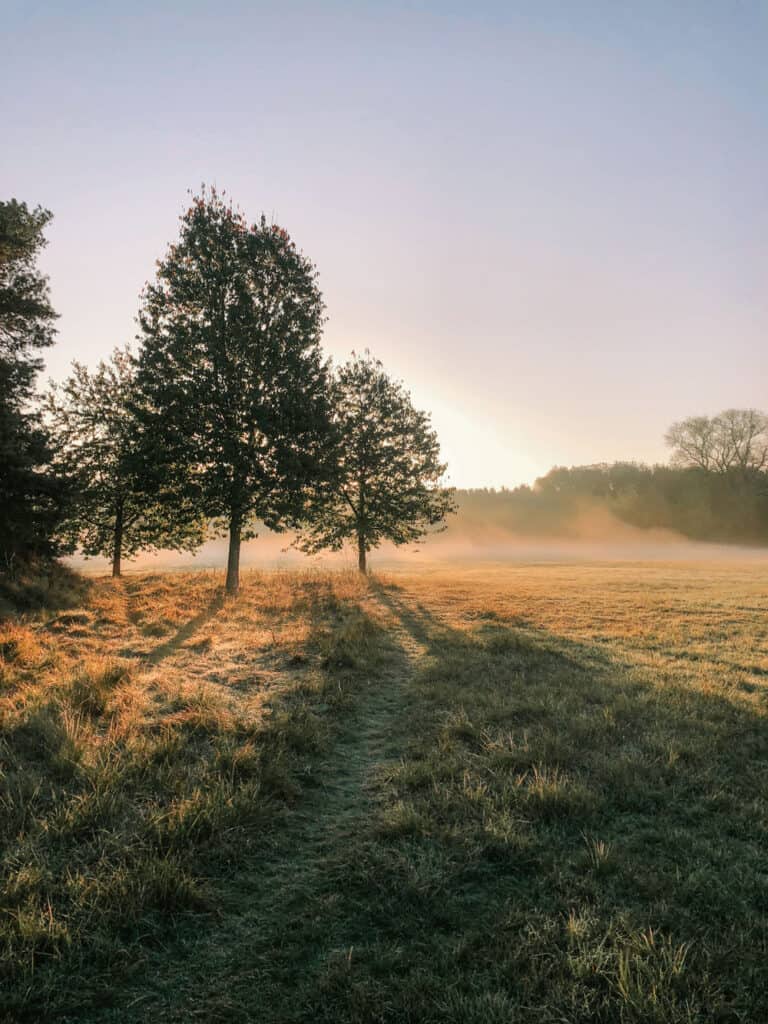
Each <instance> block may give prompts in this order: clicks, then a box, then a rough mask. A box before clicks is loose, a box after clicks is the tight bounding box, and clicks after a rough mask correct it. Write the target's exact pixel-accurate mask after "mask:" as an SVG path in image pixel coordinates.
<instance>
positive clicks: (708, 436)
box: [664, 409, 768, 474]
mask: <svg viewBox="0 0 768 1024" xmlns="http://www.w3.org/2000/svg"><path fill="white" fill-rule="evenodd" d="M664 439H665V441H666V443H667V445H668V446H669V447H670V448H672V450H673V451H672V464H673V465H675V466H680V467H689V468H698V469H703V470H705V471H707V472H715V473H728V472H731V471H733V470H738V471H740V472H741V473H742V474H745V473H751V472H760V471H761V470H764V469H766V468H768V417H767V416H766V415H765V414H764V413H761V412H758V410H757V409H726V410H725V411H724V412H721V413H720V414H719V415H717V416H711V417H710V416H691V417H689V418H688V419H685V420H681V421H680V422H678V423H673V424H672V426H671V427H670V428H669V430H668V431H667V433H666V435H665V438H664Z"/></svg>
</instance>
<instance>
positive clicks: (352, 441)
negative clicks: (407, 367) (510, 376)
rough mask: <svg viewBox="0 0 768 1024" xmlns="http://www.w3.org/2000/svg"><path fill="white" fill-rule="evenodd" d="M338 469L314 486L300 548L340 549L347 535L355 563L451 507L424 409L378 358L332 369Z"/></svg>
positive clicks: (407, 538)
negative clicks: (355, 558) (416, 407)
mask: <svg viewBox="0 0 768 1024" xmlns="http://www.w3.org/2000/svg"><path fill="white" fill-rule="evenodd" d="M333 399H334V426H335V428H336V429H335V434H336V438H337V449H336V475H335V478H334V479H333V480H330V481H329V482H328V483H327V484H326V485H325V486H320V487H318V488H316V489H315V493H314V500H313V502H312V503H311V505H310V507H309V510H308V517H307V523H306V524H305V526H304V528H303V531H302V533H301V536H300V538H299V541H298V546H299V547H300V548H301V549H302V550H304V551H310V552H311V551H320V550H322V549H323V548H330V549H331V550H338V549H339V548H341V547H342V546H343V544H344V543H345V542H346V541H348V540H352V541H354V543H355V544H356V545H357V554H358V568H359V569H360V572H363V573H364V572H366V570H367V554H368V552H369V551H370V550H371V549H372V548H375V547H378V545H379V544H380V543H381V542H382V541H383V540H389V541H391V542H392V543H394V544H398V545H399V544H407V543H410V542H412V541H415V540H418V539H419V538H420V537H422V536H423V535H424V534H425V533H426V532H427V529H428V528H429V527H430V526H436V525H437V524H439V523H441V522H442V521H443V519H444V518H445V517H446V515H448V514H449V513H451V512H453V511H455V505H454V501H453V493H454V492H453V489H452V488H445V487H443V486H442V485H441V480H442V477H443V474H444V473H445V469H446V467H445V465H444V464H443V463H442V462H441V461H440V446H439V443H438V440H437V435H436V434H435V431H434V430H433V429H432V428H431V426H430V419H429V415H428V414H427V413H424V412H419V411H418V410H417V409H415V408H414V407H413V404H412V402H411V397H410V395H409V394H408V392H407V391H406V390H405V388H404V387H403V386H402V385H401V384H399V383H397V382H395V381H393V380H391V379H390V378H389V377H388V376H387V374H386V373H385V372H384V369H383V367H382V365H381V363H380V362H379V361H378V360H375V359H372V358H371V356H370V355H369V354H368V353H366V354H365V356H353V358H352V359H351V360H350V361H349V362H348V363H347V364H346V365H345V366H342V367H341V368H340V369H339V370H338V371H337V373H336V375H335V383H334V391H333Z"/></svg>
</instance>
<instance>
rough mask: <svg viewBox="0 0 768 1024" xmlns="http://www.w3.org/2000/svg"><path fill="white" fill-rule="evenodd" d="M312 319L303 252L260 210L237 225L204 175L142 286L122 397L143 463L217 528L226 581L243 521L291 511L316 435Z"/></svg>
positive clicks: (277, 522) (322, 374)
mask: <svg viewBox="0 0 768 1024" xmlns="http://www.w3.org/2000/svg"><path fill="white" fill-rule="evenodd" d="M323 321H324V306H323V300H322V296H321V294H320V291H319V289H318V286H317V272H316V270H315V268H314V266H313V265H312V264H311V263H310V262H309V260H307V259H306V258H305V257H304V256H303V254H302V253H300V252H299V251H298V250H297V248H296V246H295V245H294V243H293V242H292V241H291V239H290V238H289V236H288V233H287V232H286V231H285V230H284V229H283V228H281V227H278V226H277V225H276V224H268V223H267V221H266V219H265V218H264V217H263V216H262V218H261V220H260V221H259V222H258V223H255V224H252V225H250V226H249V225H248V223H247V222H246V220H245V218H244V217H243V215H242V214H241V213H240V212H239V211H238V210H235V209H234V208H233V206H232V204H231V203H229V202H225V200H224V198H222V197H221V196H220V195H218V194H217V192H216V191H215V189H211V190H210V191H206V190H205V188H204V189H203V192H202V195H200V196H198V197H195V198H194V199H193V202H192V205H191V206H190V208H189V209H188V210H187V212H186V213H185V214H184V215H183V216H182V218H181V233H180V238H179V241H178V243H177V244H176V245H173V246H171V247H170V249H169V250H168V253H167V255H166V257H165V259H164V260H163V261H161V262H159V263H158V271H157V279H156V282H155V283H154V284H150V285H148V286H147V288H146V289H145V291H144V294H143V296H142V304H141V310H140V313H139V323H140V326H141V341H142V345H143V347H142V350H141V353H140V356H139V370H138V375H137V400H136V411H137V414H138V416H139V417H140V419H141V421H142V422H143V424H144V426H145V428H146V436H147V437H148V438H150V439H151V441H152V442H153V447H152V449H151V452H150V453H148V454H149V455H150V456H151V457H150V458H149V460H148V461H149V464H150V465H152V466H153V467H154V471H155V472H156V473H157V474H158V475H159V477H160V478H164V479H166V480H173V481H174V482H175V485H176V492H177V493H181V494H183V495H184V496H185V499H186V500H188V501H190V502H191V503H193V504H194V505H195V507H196V508H197V510H198V512H199V513H200V514H201V515H204V516H205V517H207V518H208V519H210V520H211V521H212V524H213V527H214V529H216V530H219V531H220V532H228V533H229V555H228V560H227V583H226V588H227V591H228V592H230V593H234V592H236V591H237V589H238V586H239V565H240V543H241V540H243V539H246V538H247V537H249V536H254V532H253V531H254V521H255V520H257V519H258V520H261V521H262V522H264V523H265V524H266V525H267V526H268V527H270V528H271V529H274V530H281V529H284V528H286V526H289V525H293V524H294V523H295V522H296V521H297V519H298V517H299V516H300V514H301V510H302V507H303V502H304V494H305V491H306V488H307V486H308V484H309V483H310V482H311V481H312V480H313V479H314V478H315V477H316V476H317V474H318V473H319V472H320V471H321V467H322V466H323V460H324V452H325V450H326V447H327V442H328V429H327V425H328V407H327V402H328V394H327V391H328V386H327V367H326V364H325V362H324V359H323V356H322V353H321V350H320V344H319V342H320V335H321V331H322V326H323Z"/></svg>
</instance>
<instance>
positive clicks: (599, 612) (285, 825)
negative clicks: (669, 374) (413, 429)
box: [0, 566, 768, 1024]
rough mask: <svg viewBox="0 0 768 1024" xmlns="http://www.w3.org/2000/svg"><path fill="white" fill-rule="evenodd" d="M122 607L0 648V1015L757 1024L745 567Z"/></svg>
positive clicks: (453, 579) (432, 579) (752, 597)
mask: <svg viewBox="0 0 768 1024" xmlns="http://www.w3.org/2000/svg"><path fill="white" fill-rule="evenodd" d="M105 587H106V585H105ZM128 591H129V593H128V595H127V603H126V605H125V606H123V605H122V604H121V601H122V598H121V600H117V599H116V598H115V597H114V594H111V593H110V592H109V591H108V588H107V589H105V590H104V592H103V595H102V605H99V603H98V600H97V601H95V603H94V601H93V600H91V603H90V604H89V605H88V606H87V607H86V608H85V609H83V612H84V613H87V615H88V623H89V624H88V625H84V623H83V621H82V620H79V621H78V622H72V623H71V624H70V630H71V631H72V632H74V634H75V635H73V636H72V637H71V639H70V640H69V641H67V640H66V636H67V634H65V633H62V632H56V631H51V629H50V628H49V627H50V623H46V622H44V621H42V620H38V621H36V622H35V623H27V624H25V625H24V626H23V627H19V626H13V627H9V628H8V630H7V631H6V636H5V638H4V644H5V647H4V648H3V649H4V650H6V651H8V652H10V653H9V654H8V655H7V659H8V662H7V664H6V667H5V669H4V672H5V673H6V676H5V677H4V682H3V684H2V685H3V686H4V687H5V689H0V694H5V695H6V697H7V701H6V704H5V710H4V712H3V713H4V718H3V743H4V747H3V753H2V755H1V756H2V759H3V760H2V763H3V771H4V776H3V780H2V786H3V789H2V791H1V792H2V799H3V801H4V807H7V808H9V810H10V815H9V817H8V818H7V819H6V820H4V824H3V826H2V828H3V833H2V836H3V843H4V855H3V856H4V860H3V867H4V870H5V872H6V875H7V884H6V891H5V892H4V893H3V901H2V907H3V912H4V916H3V920H4V924H3V928H5V931H4V932H3V933H2V934H3V935H4V937H6V936H7V938H6V939H5V941H6V942H7V943H8V945H7V946H6V949H7V950H9V951H10V955H7V956H5V957H4V958H3V962H4V964H5V965H6V966H5V967H4V971H5V974H4V976H3V981H4V983H5V984H6V991H7V992H8V993H10V994H11V998H12V999H13V1000H15V1002H6V1003H5V1004H4V1005H6V1006H7V1007H8V1011H7V1014H6V1019H8V1020H16V1019H30V1020H33V1019H41V1017H42V1016H43V1011H45V1013H46V1014H47V1017H46V1019H60V1020H82V1021H92V1020H104V1021H139V1020H148V1019H152V1020H157V1021H188V1020H201V1021H259V1022H266V1024H278V1022H279V1024H291V1022H294V1024H309V1022H321V1024H322V1022H328V1024H330V1022H334V1024H353V1022H356V1024H363V1022H366V1024H367V1022H387V1024H390V1022H391V1024H399V1022H408V1024H410V1022H413V1024H415V1022H427V1024H429V1022H435V1024H437V1022H441V1024H442V1022H452V1024H481V1022H482V1024H486V1022H492V1024H493V1022H502V1021H503V1022H505V1024H508V1022H526V1024H527V1022H529V1021H530V1022H541V1024H565V1022H567V1024H591V1022H598V1024H599V1022H604V1024H613V1022H619V1024H645V1022H652V1024H655V1022H658V1024H662V1022H663V1024H683V1022H685V1024H693V1022H696V1024H703V1022H709V1021H732V1022H743V1024H747V1022H749V1024H758V1022H762V1021H764V1020H768V966H766V964H767V963H768V958H767V957H766V954H767V953H768V869H767V868H766V864H767V863H768V861H767V859H766V848H767V843H768V785H767V780H768V730H767V729H766V724H767V723H766V708H767V707H768V701H767V700H766V694H767V693H768V690H766V677H768V597H767V596H766V594H765V589H764V584H763V581H762V579H761V578H760V573H759V572H758V571H757V570H752V569H750V568H749V567H744V566H741V567H724V566H719V567H705V566H687V567H686V566H678V567H671V566H666V567H664V566H661V567H659V566H621V567H616V566H613V567H599V566H573V567H562V566H552V567H527V568H519V569H498V570H489V571H487V572H485V573H483V574H480V573H476V572H472V571H465V572H460V571H458V570H450V571H449V570H445V571H442V572H437V571H435V572H432V573H429V574H425V575H424V576H422V577H418V578H417V577H406V576H396V577H391V578H386V577H385V578H382V579H378V580H373V581H371V583H370V584H365V583H363V582H361V581H357V580H354V579H353V578H351V577H342V576H339V577H334V576H311V575H307V576H301V575H295V576H291V575H288V574H285V575H282V574H277V575H274V576H269V575H265V576H260V577H256V578H254V580H253V581H252V582H250V583H249V584H248V586H247V588H246V591H245V593H244V595H243V597H242V598H241V599H239V600H238V602H236V603H234V604H232V603H228V604H226V605H224V606H219V607H218V609H216V607H215V605H214V611H213V613H212V614H210V608H211V600H212V598H213V596H214V594H213V589H212V583H211V581H210V580H208V581H206V579H205V578H204V577H187V578H186V579H185V578H178V579H175V580H172V579H171V578H170V577H165V578H164V577H154V578H153V577H149V578H144V579H141V580H136V581H134V582H132V583H131V584H130V585H129V587H128ZM182 594H186V597H185V613H184V614H183V615H179V616H178V617H177V620H176V621H172V622H171V623H170V627H171V628H170V632H169V634H168V637H166V636H165V635H164V636H163V637H162V638H161V639H160V640H157V639H154V640H153V639H152V637H151V636H148V635H147V633H146V626H147V625H148V624H151V623H152V622H154V621H155V620H156V617H158V614H159V613H158V611H157V609H158V605H159V604H163V603H164V605H165V606H166V614H165V615H164V617H163V618H164V621H168V620H169V619H174V615H173V614H171V612H172V610H173V609H175V608H177V607H178V605H179V602H180V599H181V597H182ZM190 594H192V595H193V599H192V602H191V604H192V605H193V606H194V607H191V606H190V598H189V595H190ZM198 609H200V610H199V611H198ZM206 609H208V611H206ZM193 612H196V614H195V615H194V616H193V618H192V620H190V615H192V613H193ZM121 614H122V615H123V616H124V618H123V619H121V618H120V616H121ZM206 616H208V617H206ZM107 620H109V622H112V623H113V625H112V627H110V625H109V624H108V622H107ZM190 621H193V622H195V623H196V625H195V626H194V628H193V629H190V626H189V623H190ZM99 622H100V623H101V625H100V626H96V625H95V624H96V623H99ZM125 622H128V623H129V625H130V628H129V629H127V628H126V626H125V624H124V623H125ZM121 623H122V624H121ZM118 626H119V628H118ZM82 629H86V635H85V636H83V635H81V634H79V633H78V631H79V630H82ZM99 629H101V631H102V633H101V636H102V640H101V647H104V644H105V641H104V636H105V634H108V635H109V637H108V642H107V644H106V646H107V647H110V648H113V649H111V650H108V651H107V652H106V653H105V654H103V655H100V656H98V657H97V656H96V653H95V647H96V645H97V640H96V637H97V634H98V630H99ZM127 634H129V635H127ZM89 644H92V645H93V649H92V648H89ZM174 645H176V646H174ZM126 649H130V650H131V651H133V652H134V653H133V655H132V657H127V656H126V655H125V651H126ZM121 650H122V651H123V655H122V656H119V652H120V651H121ZM31 677H39V678H40V679H45V678H47V679H48V680H49V685H48V686H35V685H33V683H32V682H31V681H30V679H31ZM9 679H10V682H9ZM9 869H10V870H9ZM112 979H115V981H114V982H113V980H112ZM35 1014H37V1017H36V1016H35Z"/></svg>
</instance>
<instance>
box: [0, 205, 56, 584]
mask: <svg viewBox="0 0 768 1024" xmlns="http://www.w3.org/2000/svg"><path fill="white" fill-rule="evenodd" d="M50 219H51V213H50V212H49V211H48V210H43V209H41V208H40V207H39V206H38V207H36V208H35V209H34V210H30V209H28V207H27V205H26V203H20V202H18V201H17V200H15V199H11V200H10V201H8V202H0V557H2V560H3V563H4V565H5V566H6V567H8V566H10V565H12V564H13V562H14V560H15V559H17V558H19V557H21V558H26V557H29V556H31V555H35V554H52V553H53V552H54V550H55V544H54V542H53V539H52V538H53V533H54V529H55V526H56V523H57V521H58V519H59V516H60V514H61V508H62V505H63V502H64V500H65V493H64V489H63V487H62V484H61V481H59V480H57V479H56V478H55V476H54V475H53V474H52V473H51V471H50V465H49V464H50V456H51V452H50V447H49V443H48V437H47V434H46V432H45V430H44V429H43V425H42V421H41V418H40V413H39V410H37V409H35V408H34V399H35V379H36V377H37V374H38V373H39V371H40V370H41V369H42V366H43V363H42V359H41V358H40V357H39V355H38V350H39V349H41V348H45V347H47V346H48V345H51V344H52V342H53V339H54V336H55V328H54V321H55V320H56V313H55V312H54V310H53V309H52V307H51V304H50V298H49V290H48V279H47V278H46V277H45V276H44V275H43V274H41V273H40V271H39V270H38V269H37V267H36V262H37V258H38V256H39V254H40V251H41V250H42V248H43V247H44V246H45V244H46V241H45V238H44V236H43V230H44V228H45V227H46V225H47V224H48V222H49V221H50Z"/></svg>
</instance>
